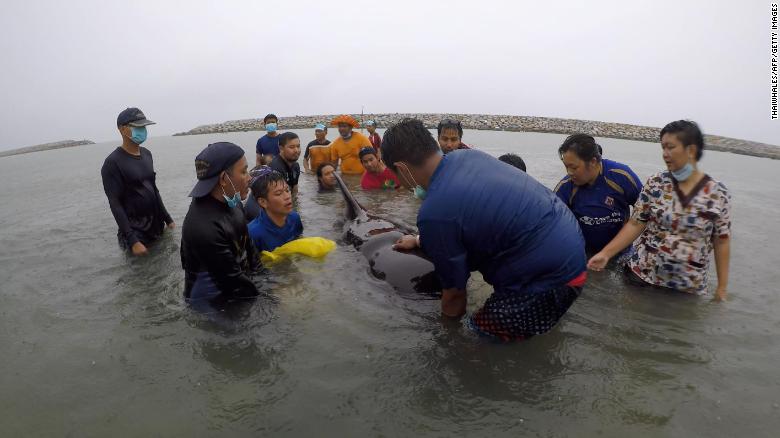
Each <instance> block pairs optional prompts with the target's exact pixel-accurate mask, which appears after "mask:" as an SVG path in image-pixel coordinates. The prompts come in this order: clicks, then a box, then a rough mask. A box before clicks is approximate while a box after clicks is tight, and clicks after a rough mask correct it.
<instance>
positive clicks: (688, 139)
mask: <svg viewBox="0 0 780 438" xmlns="http://www.w3.org/2000/svg"><path fill="white" fill-rule="evenodd" d="M664 134H674V135H676V136H677V139H678V140H680V142H681V143H682V144H683V146H686V147H687V146H690V145H696V161H699V160H701V156H702V155H703V154H704V135H703V134H702V133H701V129H699V125H697V124H696V122H693V121H690V120H677V121H674V122H671V123H669V124H667V125H666V126H664V128H663V129H662V130H661V134H660V135H659V136H658V138H659V139H661V138H663V136H664Z"/></svg>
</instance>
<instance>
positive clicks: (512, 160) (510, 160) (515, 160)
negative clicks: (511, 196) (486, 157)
mask: <svg viewBox="0 0 780 438" xmlns="http://www.w3.org/2000/svg"><path fill="white" fill-rule="evenodd" d="M498 159H499V161H503V162H504V163H506V164H509V165H511V166H515V167H517V168H518V169H520V170H522V171H523V172H525V161H523V159H522V158H520V156H519V155H515V154H504V155H502V156H500V157H498Z"/></svg>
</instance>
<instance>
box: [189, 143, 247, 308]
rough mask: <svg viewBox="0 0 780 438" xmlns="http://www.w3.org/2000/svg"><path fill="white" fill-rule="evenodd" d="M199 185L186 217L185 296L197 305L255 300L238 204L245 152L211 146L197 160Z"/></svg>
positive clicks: (230, 145) (243, 190)
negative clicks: (247, 299) (237, 299)
mask: <svg viewBox="0 0 780 438" xmlns="http://www.w3.org/2000/svg"><path fill="white" fill-rule="evenodd" d="M195 171H196V173H197V175H198V183H197V184H195V187H194V188H193V189H192V192H190V196H191V197H192V203H191V204H190V208H189V211H188V212H187V216H186V217H185V218H184V225H183V226H182V235H181V265H182V268H183V269H184V277H185V280H184V296H185V297H186V298H187V300H188V302H190V303H192V304H193V305H195V306H196V307H198V306H199V305H200V304H203V303H213V302H214V301H219V300H230V299H234V298H244V297H253V296H255V295H257V287H256V286H255V285H254V283H253V282H252V281H251V279H250V278H249V274H250V273H251V272H252V271H254V270H257V269H258V268H259V258H258V257H257V254H256V252H255V249H254V246H253V245H252V241H251V240H250V239H249V232H248V230H247V227H246V219H245V218H244V211H243V207H242V205H241V200H242V199H246V197H247V195H248V194H249V169H248V166H247V160H246V157H245V156H244V150H243V149H241V148H240V147H238V146H236V145H234V144H233V143H226V142H220V143H214V144H210V145H208V146H207V147H206V149H204V150H203V151H202V152H201V153H200V154H198V156H197V157H196V158H195Z"/></svg>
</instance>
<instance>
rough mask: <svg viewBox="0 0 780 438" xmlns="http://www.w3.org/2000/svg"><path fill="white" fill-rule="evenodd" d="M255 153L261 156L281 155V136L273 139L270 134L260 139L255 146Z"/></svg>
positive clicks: (277, 135)
mask: <svg viewBox="0 0 780 438" xmlns="http://www.w3.org/2000/svg"><path fill="white" fill-rule="evenodd" d="M255 152H257V153H258V154H260V155H274V156H276V155H279V134H276V135H275V136H273V137H271V136H269V135H268V134H266V135H264V136H262V137H260V138H259V139H258V140H257V144H256V145H255Z"/></svg>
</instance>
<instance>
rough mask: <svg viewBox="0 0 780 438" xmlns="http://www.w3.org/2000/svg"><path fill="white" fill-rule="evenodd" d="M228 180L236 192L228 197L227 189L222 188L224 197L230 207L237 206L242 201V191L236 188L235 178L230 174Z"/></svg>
mask: <svg viewBox="0 0 780 438" xmlns="http://www.w3.org/2000/svg"><path fill="white" fill-rule="evenodd" d="M228 181H230V186H231V187H233V191H234V192H235V193H233V196H232V197H228V195H226V194H225V189H222V197H223V198H225V202H227V205H228V207H230V208H236V206H237V205H238V204H240V203H241V193H239V192H238V191H237V190H236V186H234V185H233V180H231V179H230V176H228Z"/></svg>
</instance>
